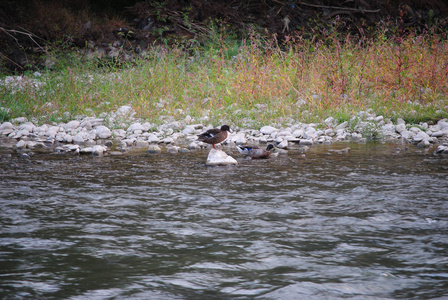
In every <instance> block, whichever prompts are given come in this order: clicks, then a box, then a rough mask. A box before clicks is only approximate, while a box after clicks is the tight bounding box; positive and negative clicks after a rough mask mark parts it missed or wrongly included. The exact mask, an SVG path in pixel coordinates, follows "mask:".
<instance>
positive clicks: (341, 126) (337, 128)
mask: <svg viewBox="0 0 448 300" xmlns="http://www.w3.org/2000/svg"><path fill="white" fill-rule="evenodd" d="M346 127H348V122H347V121H344V122H342V123H341V124H339V125H338V126H336V128H335V129H336V131H337V130H339V129H344V128H346Z"/></svg>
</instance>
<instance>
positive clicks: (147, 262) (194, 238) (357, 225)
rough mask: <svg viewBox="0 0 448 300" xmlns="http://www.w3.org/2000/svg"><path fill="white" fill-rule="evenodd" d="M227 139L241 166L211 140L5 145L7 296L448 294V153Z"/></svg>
mask: <svg viewBox="0 0 448 300" xmlns="http://www.w3.org/2000/svg"><path fill="white" fill-rule="evenodd" d="M347 146H350V147H351V151H350V152H349V153H338V152H334V151H331V150H333V149H341V148H344V147H347ZM223 149H224V150H226V151H232V152H233V156H234V157H235V158H237V159H238V161H239V165H238V166H232V167H206V166H205V165H204V163H205V160H206V157H207V154H208V151H206V150H203V151H197V152H192V153H186V154H167V153H166V154H163V153H162V154H158V155H147V154H145V153H133V154H131V155H126V156H104V157H92V156H71V155H70V156H67V155H54V154H45V153H44V154H35V155H33V156H31V158H30V159H22V158H21V157H19V155H17V154H15V153H13V154H12V157H9V156H8V155H5V154H3V155H2V156H1V159H0V173H1V174H0V209H1V212H0V222H1V223H0V226H1V227H0V229H1V231H0V276H1V277H0V298H1V299H163V300H166V299H447V298H448V158H447V157H446V156H445V157H443V156H436V155H434V154H433V150H434V149H433V150H429V151H424V150H420V149H417V148H416V147H414V146H412V145H397V144H381V143H368V144H366V145H364V144H334V145H329V146H324V145H318V146H313V147H312V148H311V149H310V150H309V151H308V152H306V156H305V157H303V156H301V155H300V153H299V151H294V149H293V150H291V151H290V152H289V154H287V155H280V156H279V157H277V158H270V159H267V160H252V161H250V160H245V159H244V158H243V157H241V156H240V155H239V154H238V153H237V151H236V150H233V149H230V148H225V147H224V148H223ZM3 153H6V152H5V151H4V152H3Z"/></svg>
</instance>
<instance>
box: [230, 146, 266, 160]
mask: <svg viewBox="0 0 448 300" xmlns="http://www.w3.org/2000/svg"><path fill="white" fill-rule="evenodd" d="M236 148H237V149H238V151H239V152H240V153H241V154H244V155H248V156H249V157H250V158H268V157H269V155H271V150H272V149H274V145H272V144H269V145H268V146H267V147H266V149H262V148H260V147H258V146H245V145H243V146H241V145H236Z"/></svg>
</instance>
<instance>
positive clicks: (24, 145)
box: [16, 140, 26, 148]
mask: <svg viewBox="0 0 448 300" xmlns="http://www.w3.org/2000/svg"><path fill="white" fill-rule="evenodd" d="M25 147H26V142H25V141H24V140H20V141H18V142H17V144H16V148H25Z"/></svg>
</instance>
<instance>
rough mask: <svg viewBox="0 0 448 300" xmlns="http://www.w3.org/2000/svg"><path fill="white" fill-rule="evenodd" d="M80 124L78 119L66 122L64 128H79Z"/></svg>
mask: <svg viewBox="0 0 448 300" xmlns="http://www.w3.org/2000/svg"><path fill="white" fill-rule="evenodd" d="M79 124H81V123H80V122H79V121H76V120H74V121H70V122H68V123H67V124H65V126H64V129H65V131H72V130H74V129H76V128H78V127H79Z"/></svg>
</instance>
